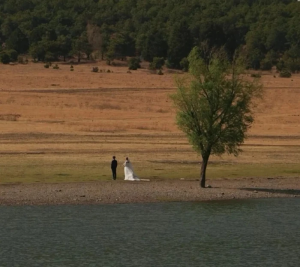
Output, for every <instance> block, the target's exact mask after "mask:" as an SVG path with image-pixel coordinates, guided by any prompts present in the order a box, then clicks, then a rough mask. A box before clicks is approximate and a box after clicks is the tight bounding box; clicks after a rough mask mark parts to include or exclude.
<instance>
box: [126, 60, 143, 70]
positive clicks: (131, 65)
mask: <svg viewBox="0 0 300 267" xmlns="http://www.w3.org/2000/svg"><path fill="white" fill-rule="evenodd" d="M140 67H141V65H140V60H139V58H136V57H132V58H130V59H129V61H128V68H129V69H130V70H137V69H138V68H140Z"/></svg>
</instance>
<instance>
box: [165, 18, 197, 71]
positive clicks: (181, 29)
mask: <svg viewBox="0 0 300 267" xmlns="http://www.w3.org/2000/svg"><path fill="white" fill-rule="evenodd" d="M192 44H193V41H192V38H191V35H190V32H189V29H188V24H187V23H186V22H184V21H183V22H178V23H176V24H174V25H173V27H172V29H171V32H170V36H169V40H168V47H169V49H168V57H167V59H168V65H167V66H168V67H169V68H177V69H179V68H180V61H181V60H182V59H183V58H184V57H187V56H188V54H189V52H190V51H191V48H192Z"/></svg>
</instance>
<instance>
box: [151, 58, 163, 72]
mask: <svg viewBox="0 0 300 267" xmlns="http://www.w3.org/2000/svg"><path fill="white" fill-rule="evenodd" d="M163 65H165V60H164V58H163V57H155V58H153V61H152V62H151V63H150V69H151V70H161V69H162V67H163Z"/></svg>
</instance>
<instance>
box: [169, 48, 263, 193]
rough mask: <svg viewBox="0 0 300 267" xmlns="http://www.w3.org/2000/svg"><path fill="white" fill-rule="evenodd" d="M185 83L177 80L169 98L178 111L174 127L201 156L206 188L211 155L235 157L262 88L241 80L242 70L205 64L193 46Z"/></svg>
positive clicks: (216, 60)
mask: <svg viewBox="0 0 300 267" xmlns="http://www.w3.org/2000/svg"><path fill="white" fill-rule="evenodd" d="M188 59H189V73H190V75H191V77H190V78H189V79H188V80H184V79H179V80H178V82H177V85H178V90H177V93H176V94H174V95H173V96H172V99H173V101H174V103H175V107H176V109H177V125H178V126H179V128H180V129H181V130H182V131H183V132H184V133H185V134H186V135H187V137H188V139H189V142H190V143H191V145H192V146H193V148H194V149H195V150H196V151H197V152H198V153H199V154H200V155H201V156H202V166H201V187H205V179H206V167H207V164H208V160H209V157H210V155H213V154H215V155H221V154H223V153H226V152H227V153H229V154H234V155H238V153H239V152H240V149H239V147H240V145H241V144H242V143H243V142H244V139H245V137H246V132H247V130H248V129H249V127H250V126H251V123H252V122H253V115H252V108H253V100H254V99H255V98H256V97H259V96H261V94H262V90H261V86H260V85H259V84H258V83H257V82H256V81H255V80H253V81H249V80H248V79H247V77H243V76H242V75H241V74H242V72H241V71H242V70H243V69H242V68H241V67H240V66H239V65H238V64H236V60H235V61H234V63H232V64H231V63H230V62H229V61H228V60H226V59H224V56H220V55H219V54H218V56H215V55H214V56H212V58H210V60H209V61H208V62H205V60H203V58H201V51H200V49H199V48H198V47H195V48H194V49H193V50H192V51H191V53H190V55H189V57H188Z"/></svg>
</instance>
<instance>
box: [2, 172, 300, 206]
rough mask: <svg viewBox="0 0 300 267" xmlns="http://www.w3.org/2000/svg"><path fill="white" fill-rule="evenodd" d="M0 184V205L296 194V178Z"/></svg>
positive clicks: (298, 190)
mask: <svg viewBox="0 0 300 267" xmlns="http://www.w3.org/2000/svg"><path fill="white" fill-rule="evenodd" d="M207 184H209V185H210V186H211V188H200V187H199V181H197V180H188V181H186V180H167V181H166V180H160V181H159V180H157V181H148V182H146V181H141V182H128V181H121V180H119V181H105V182H90V183H58V184H19V185H13V184H10V185H0V205H61V204H113V203H149V202H174V201H175V202H176V201H209V200H228V199H252V198H279V197H300V180H299V178H297V177H294V178H293V177H290V178H282V177H278V178H239V179H214V180H212V181H208V183H207Z"/></svg>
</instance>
